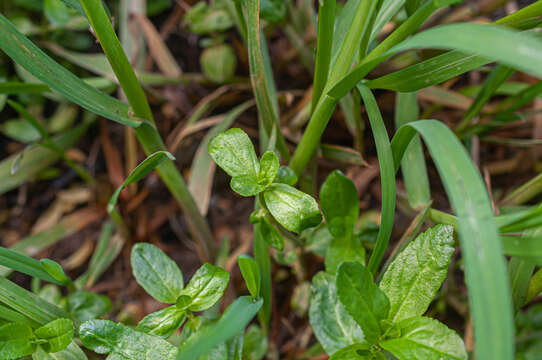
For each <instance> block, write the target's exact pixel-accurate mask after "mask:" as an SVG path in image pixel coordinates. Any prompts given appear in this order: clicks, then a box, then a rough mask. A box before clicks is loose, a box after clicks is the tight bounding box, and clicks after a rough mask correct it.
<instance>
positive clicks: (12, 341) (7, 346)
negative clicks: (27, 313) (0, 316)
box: [0, 323, 36, 360]
mask: <svg viewBox="0 0 542 360" xmlns="http://www.w3.org/2000/svg"><path fill="white" fill-rule="evenodd" d="M32 338H33V334H32V328H31V327H30V326H29V325H27V324H20V323H11V324H6V325H2V326H0V359H2V360H17V359H19V358H22V357H24V356H28V355H30V354H32V353H33V352H34V351H35V350H36V345H35V344H33V343H32V342H31V339H32Z"/></svg>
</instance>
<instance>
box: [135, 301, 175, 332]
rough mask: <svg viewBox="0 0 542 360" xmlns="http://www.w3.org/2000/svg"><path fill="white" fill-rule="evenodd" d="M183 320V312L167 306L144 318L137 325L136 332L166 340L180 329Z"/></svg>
mask: <svg viewBox="0 0 542 360" xmlns="http://www.w3.org/2000/svg"><path fill="white" fill-rule="evenodd" d="M185 320H186V312H185V311H184V310H179V309H178V308H177V307H176V306H169V307H167V308H164V309H162V310H158V311H156V312H153V313H151V314H149V315H147V316H145V317H144V318H143V319H141V321H140V322H139V323H138V324H137V327H136V330H137V331H141V332H144V333H147V334H150V335H156V336H160V337H161V338H164V339H167V338H169V337H170V336H171V335H172V334H173V333H174V332H175V331H177V330H178V329H179V328H180V327H181V325H182V324H183V323H184V321H185Z"/></svg>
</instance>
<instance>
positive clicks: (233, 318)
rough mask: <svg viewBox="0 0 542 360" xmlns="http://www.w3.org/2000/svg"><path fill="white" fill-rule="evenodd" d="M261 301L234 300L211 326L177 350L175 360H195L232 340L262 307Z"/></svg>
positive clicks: (249, 298) (244, 298) (203, 329)
mask: <svg viewBox="0 0 542 360" xmlns="http://www.w3.org/2000/svg"><path fill="white" fill-rule="evenodd" d="M262 304H263V299H259V300H255V299H254V298H252V297H250V296H242V297H240V298H238V299H237V300H235V302H233V303H232V304H231V305H230V306H228V308H227V309H226V311H225V312H224V314H222V316H221V317H220V319H219V320H218V321H217V322H216V323H215V324H213V326H208V327H204V328H202V329H200V330H199V331H198V332H197V333H196V334H195V335H193V336H191V337H190V338H189V339H188V340H187V341H186V342H184V343H183V344H182V345H181V347H180V348H179V355H178V356H177V360H196V359H198V357H199V356H201V355H203V354H205V353H206V352H208V351H209V350H211V349H212V348H214V347H215V346H217V345H219V344H221V343H223V342H225V341H227V340H229V339H231V338H233V337H234V336H236V335H237V334H239V333H240V332H241V331H243V330H244V328H245V326H247V324H248V323H249V322H250V321H251V320H252V318H253V317H254V316H255V315H256V313H257V312H258V310H260V308H261V307H262Z"/></svg>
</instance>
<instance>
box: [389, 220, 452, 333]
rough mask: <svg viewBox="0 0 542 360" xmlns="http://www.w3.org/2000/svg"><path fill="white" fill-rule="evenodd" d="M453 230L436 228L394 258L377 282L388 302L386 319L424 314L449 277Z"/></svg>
mask: <svg viewBox="0 0 542 360" xmlns="http://www.w3.org/2000/svg"><path fill="white" fill-rule="evenodd" d="M453 231H454V230H453V227H451V226H449V225H437V226H435V227H434V228H432V229H429V230H427V231H426V232H424V233H423V234H420V235H419V236H418V237H417V238H416V240H414V241H413V242H411V243H410V244H408V246H407V247H406V248H405V249H404V250H403V251H402V252H401V253H400V254H399V255H398V256H397V257H396V258H395V260H394V261H393V262H392V263H391V264H390V266H389V268H388V270H387V271H386V273H385V274H384V276H383V278H382V281H381V282H380V289H381V290H382V291H384V293H385V294H386V296H387V297H388V299H389V300H390V312H389V315H388V317H389V319H391V320H392V321H393V322H398V321H401V320H404V319H407V318H410V317H413V316H421V315H423V314H424V313H425V311H426V310H427V308H428V307H429V304H430V303H431V301H432V300H433V298H434V297H435V294H436V293H437V291H438V289H439V288H440V285H441V284H442V282H443V281H444V279H445V278H446V274H447V273H448V264H449V263H450V258H451V256H452V254H453V252H454V247H453V245H454V237H453Z"/></svg>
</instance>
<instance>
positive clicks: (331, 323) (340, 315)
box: [309, 272, 364, 355]
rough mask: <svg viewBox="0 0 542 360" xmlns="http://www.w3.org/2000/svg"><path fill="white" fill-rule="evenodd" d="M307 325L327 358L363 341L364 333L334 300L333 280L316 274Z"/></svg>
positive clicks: (336, 299) (313, 280)
mask: <svg viewBox="0 0 542 360" xmlns="http://www.w3.org/2000/svg"><path fill="white" fill-rule="evenodd" d="M309 321H310V324H311V327H312V329H313V331H314V335H315V336H316V338H317V339H318V341H319V342H320V344H322V346H323V347H324V349H325V351H326V352H327V353H328V354H330V355H331V354H334V353H335V352H336V351H338V350H340V349H342V348H344V347H346V346H349V345H352V344H355V343H359V342H362V341H363V340H364V337H363V332H362V331H361V329H360V327H359V325H358V324H357V323H356V321H355V320H354V318H353V317H352V316H350V314H348V312H347V311H346V310H345V308H344V306H343V305H342V303H341V302H340V301H339V299H338V297H337V291H336V286H335V279H334V277H333V276H332V275H330V274H326V273H324V272H319V273H318V274H316V275H315V276H314V277H313V278H312V294H311V299H310V305H309Z"/></svg>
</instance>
